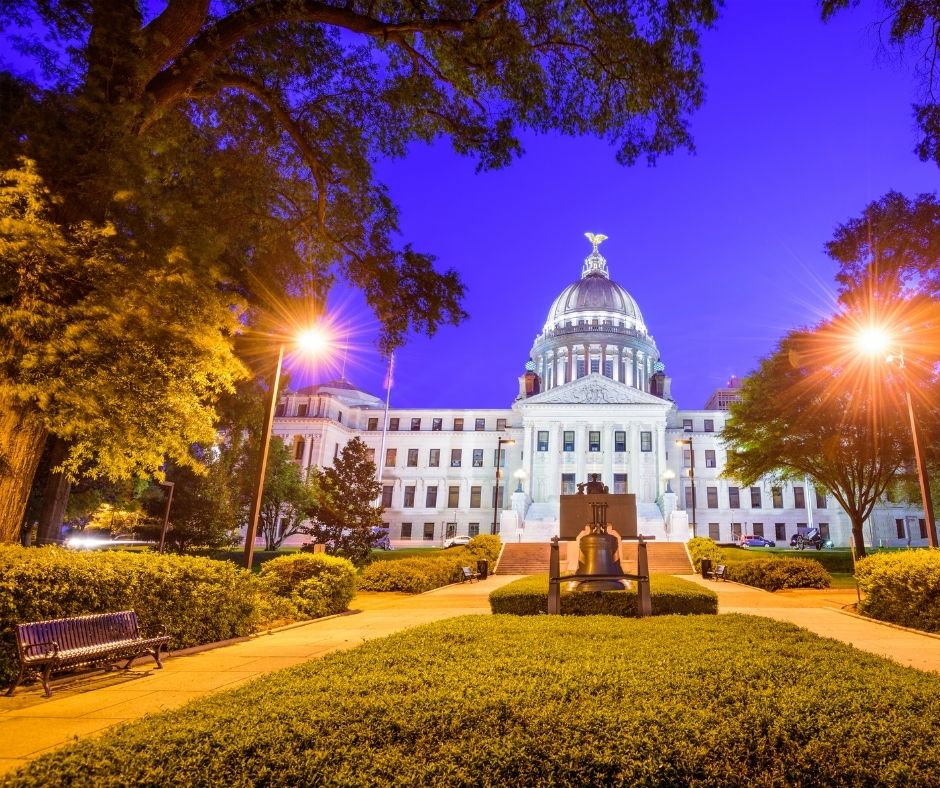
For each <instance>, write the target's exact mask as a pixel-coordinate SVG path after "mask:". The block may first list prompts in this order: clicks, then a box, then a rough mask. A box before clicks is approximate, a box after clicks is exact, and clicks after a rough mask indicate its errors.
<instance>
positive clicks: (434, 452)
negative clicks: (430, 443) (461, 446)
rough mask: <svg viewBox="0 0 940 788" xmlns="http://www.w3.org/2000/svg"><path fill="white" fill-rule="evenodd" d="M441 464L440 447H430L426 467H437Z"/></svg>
mask: <svg viewBox="0 0 940 788" xmlns="http://www.w3.org/2000/svg"><path fill="white" fill-rule="evenodd" d="M440 465H441V450H440V449H431V451H430V453H429V454H428V467H429V468H439V467H440Z"/></svg>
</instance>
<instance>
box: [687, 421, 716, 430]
mask: <svg viewBox="0 0 940 788" xmlns="http://www.w3.org/2000/svg"><path fill="white" fill-rule="evenodd" d="M682 431H683V432H695V423H694V421H693V420H692V419H683V420H682ZM714 431H715V420H714V419H705V420H704V422H703V423H702V432H714Z"/></svg>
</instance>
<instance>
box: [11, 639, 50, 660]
mask: <svg viewBox="0 0 940 788" xmlns="http://www.w3.org/2000/svg"><path fill="white" fill-rule="evenodd" d="M50 646H51V650H50V651H46V653H43V654H39V655H37V656H43V657H52V658H54V657H55V656H56V655H57V654H58V653H59V644H58V643H56V642H55V641H54V640H50V641H48V642H47V643H28V644H27V645H25V646H20V650H21V652H22V654H23V656H24V657H31V656H33V655H32V654H30V652H31V651H32V650H33V649H48V648H49V647H50Z"/></svg>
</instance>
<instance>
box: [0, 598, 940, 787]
mask: <svg viewBox="0 0 940 788" xmlns="http://www.w3.org/2000/svg"><path fill="white" fill-rule="evenodd" d="M847 665H851V666H852V669H851V670H846V666H847ZM466 676H476V677H481V678H480V679H478V680H470V681H465V680H457V679H455V677H466ZM795 676H824V677H825V681H794V680H791V679H792V677H795ZM363 677H368V682H367V684H365V683H364V681H363ZM494 677H499V678H498V680H496V679H495V678H494ZM755 677H759V678H760V680H759V681H755ZM776 677H780V678H779V680H778V679H776ZM938 718H940V677H938V676H937V675H935V674H932V673H927V672H922V671H919V670H914V669H912V668H906V667H902V666H900V665H898V664H896V663H894V662H891V661H889V660H886V659H882V658H880V657H876V656H873V655H871V654H867V653H864V652H860V651H858V650H856V649H854V648H852V647H850V646H848V645H845V644H842V643H839V642H835V641H832V640H828V639H825V638H821V637H818V636H816V635H813V634H811V633H809V632H807V631H805V630H802V629H798V628H797V627H795V626H792V625H789V624H785V623H781V622H777V621H771V620H768V619H763V618H756V617H751V616H738V615H728V616H675V617H669V616H667V617H658V618H655V619H650V620H642V621H637V620H630V619H622V618H614V617H605V616H591V617H586V618H585V617H571V616H550V617H549V616H540V617H519V616H467V617H464V618H459V619H453V620H449V621H445V622H441V623H437V624H433V625H430V626H425V627H421V628H415V629H411V630H409V631H408V632H405V633H401V634H399V635H395V636H392V637H388V638H382V639H380V640H376V641H371V642H369V643H366V644H363V645H362V646H360V647H358V648H356V649H355V650H353V651H350V652H345V653H339V654H333V655H330V656H328V657H325V658H323V659H318V660H314V661H312V662H309V663H307V664H305V665H301V666H298V667H295V668H291V669H289V670H286V671H281V672H279V673H276V674H273V675H270V676H267V677H265V678H263V679H260V680H258V681H254V682H251V683H250V684H247V685H245V686H243V687H240V688H238V689H236V690H233V691H231V692H226V693H218V694H215V695H213V696H212V697H209V698H204V699H201V700H199V701H196V702H194V703H191V704H189V705H188V706H187V707H185V708H183V709H178V710H175V711H172V712H167V713H164V714H160V715H154V716H151V717H148V718H146V719H143V720H140V721H137V722H133V723H129V724H127V725H122V726H120V727H119V728H115V729H112V730H111V731H108V732H105V733H104V734H103V735H102V736H100V737H95V738H89V739H86V740H83V741H79V742H78V743H76V744H74V745H71V746H69V747H65V748H62V749H59V750H56V751H54V752H52V753H49V754H48V755H44V756H40V757H39V758H38V759H37V760H35V761H33V762H32V763H30V764H28V765H27V767H26V768H25V770H21V771H20V772H17V773H15V774H13V775H10V776H9V777H8V778H7V779H8V781H9V784H10V785H13V786H32V785H37V786H39V785H41V786H47V785H53V784H60V783H70V782H71V783H74V784H78V783H90V784H94V785H96V786H102V787H103V788H106V787H107V786H118V785H121V786H123V785H138V784H141V783H146V782H148V781H152V780H153V779H154V775H159V779H160V780H162V781H164V782H167V783H174V782H176V783H193V784H199V785H237V784H243V783H244V782H246V779H252V778H257V776H258V775H276V781H277V782H281V783H283V784H285V785H294V784H310V783H314V784H316V783H321V782H334V783H341V784H372V785H436V786H458V785H468V784H471V783H472V784H482V785H545V784H552V785H585V786H586V785H749V784H754V785H934V784H936V781H937V774H938V773H940V752H938V749H937V748H936V747H933V746H930V742H932V741H933V737H934V735H935V732H936V720H937V719H938ZM796 754H798V756H799V757H795V756H796ZM246 776H250V777H246Z"/></svg>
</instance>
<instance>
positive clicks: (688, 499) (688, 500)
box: [685, 484, 692, 509]
mask: <svg viewBox="0 0 940 788" xmlns="http://www.w3.org/2000/svg"><path fill="white" fill-rule="evenodd" d="M685 508H686V509H691V508H692V485H691V484H690V485H687V486H686V488H685Z"/></svg>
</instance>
